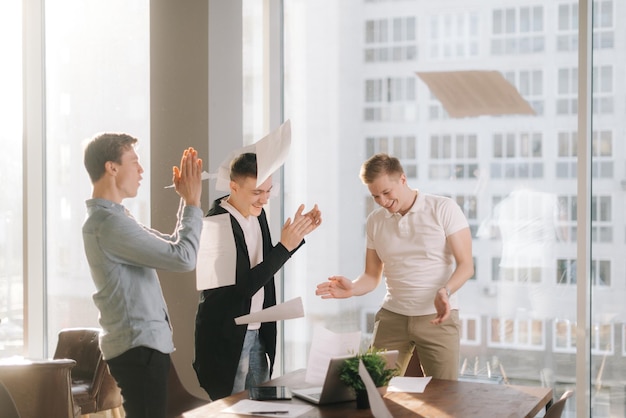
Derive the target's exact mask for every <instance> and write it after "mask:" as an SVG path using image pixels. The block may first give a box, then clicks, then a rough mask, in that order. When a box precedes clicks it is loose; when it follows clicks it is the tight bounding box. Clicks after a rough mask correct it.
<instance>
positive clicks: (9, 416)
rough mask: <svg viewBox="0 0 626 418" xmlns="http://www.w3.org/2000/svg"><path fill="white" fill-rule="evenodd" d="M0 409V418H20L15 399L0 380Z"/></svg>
mask: <svg viewBox="0 0 626 418" xmlns="http://www.w3.org/2000/svg"><path fill="white" fill-rule="evenodd" d="M0 411H1V412H2V418H20V414H19V412H17V406H15V401H14V400H13V397H12V396H11V393H10V392H9V390H8V389H7V387H6V386H4V383H2V382H0Z"/></svg>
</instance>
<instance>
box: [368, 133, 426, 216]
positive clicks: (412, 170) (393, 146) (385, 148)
mask: <svg viewBox="0 0 626 418" xmlns="http://www.w3.org/2000/svg"><path fill="white" fill-rule="evenodd" d="M416 148H417V144H416V139H415V137H414V136H412V135H409V136H394V137H393V138H389V137H386V136H379V137H367V138H365V155H366V158H370V157H371V156H372V155H374V154H377V153H380V152H382V153H385V154H390V155H393V156H394V157H396V158H397V159H399V160H400V162H401V163H402V167H403V168H404V174H406V176H407V178H417V163H416V158H417V152H416ZM368 213H369V212H368Z"/></svg>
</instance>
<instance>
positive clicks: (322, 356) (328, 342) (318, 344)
mask: <svg viewBox="0 0 626 418" xmlns="http://www.w3.org/2000/svg"><path fill="white" fill-rule="evenodd" d="M360 345H361V331H355V332H349V333H342V334H337V333H334V332H332V331H329V330H327V329H326V328H324V327H323V326H321V325H318V326H316V327H315V329H314V330H313V341H312V342H311V348H310V350H309V361H308V364H307V368H306V376H305V378H304V380H305V381H306V382H307V383H312V384H314V385H322V384H323V383H324V378H325V377H326V371H327V370H328V365H329V363H330V359H331V358H333V357H340V356H345V355H348V354H356V353H358V352H359V348H360Z"/></svg>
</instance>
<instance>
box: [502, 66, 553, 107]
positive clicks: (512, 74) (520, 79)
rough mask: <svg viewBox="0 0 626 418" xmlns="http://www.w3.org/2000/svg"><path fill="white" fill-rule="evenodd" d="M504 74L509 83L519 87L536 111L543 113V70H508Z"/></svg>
mask: <svg viewBox="0 0 626 418" xmlns="http://www.w3.org/2000/svg"><path fill="white" fill-rule="evenodd" d="M503 75H504V78H506V79H507V81H508V82H509V83H511V84H512V85H514V86H516V87H517V90H518V91H519V93H520V94H521V95H522V96H523V97H524V99H526V101H527V102H528V103H529V104H530V106H531V107H532V108H533V110H534V111H535V113H537V115H543V109H544V98H543V71H542V70H520V71H507V72H505V73H504V74H503Z"/></svg>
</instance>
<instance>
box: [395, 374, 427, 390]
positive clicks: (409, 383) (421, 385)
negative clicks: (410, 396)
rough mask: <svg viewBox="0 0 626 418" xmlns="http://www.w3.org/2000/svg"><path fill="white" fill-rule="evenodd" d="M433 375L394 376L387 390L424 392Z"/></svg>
mask: <svg viewBox="0 0 626 418" xmlns="http://www.w3.org/2000/svg"><path fill="white" fill-rule="evenodd" d="M430 379H431V376H426V377H405V376H394V377H392V378H391V380H390V381H389V386H388V387H387V392H407V393H422V392H424V390H425V389H426V385H428V383H429V382H430Z"/></svg>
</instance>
